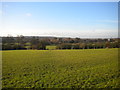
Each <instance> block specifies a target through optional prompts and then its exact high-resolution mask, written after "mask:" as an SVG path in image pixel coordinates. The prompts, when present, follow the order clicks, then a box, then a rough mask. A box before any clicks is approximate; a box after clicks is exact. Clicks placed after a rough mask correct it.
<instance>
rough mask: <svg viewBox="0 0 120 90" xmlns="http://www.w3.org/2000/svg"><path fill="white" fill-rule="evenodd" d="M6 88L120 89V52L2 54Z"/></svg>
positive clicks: (84, 51)
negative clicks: (119, 64) (119, 72)
mask: <svg viewBox="0 0 120 90" xmlns="http://www.w3.org/2000/svg"><path fill="white" fill-rule="evenodd" d="M2 54H3V66H2V67H3V73H2V74H3V78H2V85H3V88H11V87H12V88H14V87H15V88H93V87H94V88H119V83H118V80H119V79H120V76H119V74H118V49H86V50H15V51H14V50H13V51H2Z"/></svg>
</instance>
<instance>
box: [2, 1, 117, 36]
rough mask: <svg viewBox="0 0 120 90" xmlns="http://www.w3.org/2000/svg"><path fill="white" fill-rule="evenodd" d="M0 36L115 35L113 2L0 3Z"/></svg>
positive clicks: (115, 25)
mask: <svg viewBox="0 0 120 90" xmlns="http://www.w3.org/2000/svg"><path fill="white" fill-rule="evenodd" d="M0 6H1V7H0V17H1V18H0V21H1V22H0V24H1V25H2V27H1V28H0V29H1V31H0V36H7V35H8V34H10V35H12V36H17V35H24V36H55V37H80V38H116V37H118V3H117V2H2V3H0Z"/></svg>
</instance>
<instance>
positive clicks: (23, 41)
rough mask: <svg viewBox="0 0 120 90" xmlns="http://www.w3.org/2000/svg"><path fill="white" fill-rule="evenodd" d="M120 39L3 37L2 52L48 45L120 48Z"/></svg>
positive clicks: (76, 47)
mask: <svg viewBox="0 0 120 90" xmlns="http://www.w3.org/2000/svg"><path fill="white" fill-rule="evenodd" d="M119 41H120V39H118V38H114V39H112V38H111V39H100V38H99V39H81V38H64V37H63V38H57V37H37V36H36V37H35V36H30V37H27V36H23V35H19V36H17V37H13V36H7V37H2V50H23V49H37V50H46V46H47V45H56V46H57V47H56V49H98V48H119V47H120V43H119Z"/></svg>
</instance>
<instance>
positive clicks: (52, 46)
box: [46, 45, 57, 50]
mask: <svg viewBox="0 0 120 90" xmlns="http://www.w3.org/2000/svg"><path fill="white" fill-rule="evenodd" d="M56 48H57V46H56V45H48V46H46V49H48V50H55V49H56Z"/></svg>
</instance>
